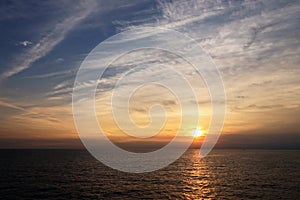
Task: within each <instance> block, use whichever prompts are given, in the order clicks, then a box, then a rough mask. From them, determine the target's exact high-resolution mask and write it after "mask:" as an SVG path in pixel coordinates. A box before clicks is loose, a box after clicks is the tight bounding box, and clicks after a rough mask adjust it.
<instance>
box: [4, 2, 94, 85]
mask: <svg viewBox="0 0 300 200" xmlns="http://www.w3.org/2000/svg"><path fill="white" fill-rule="evenodd" d="M96 8H97V5H96V2H95V1H81V2H80V4H79V5H76V6H75V7H74V9H73V10H72V11H71V12H70V13H69V15H68V16H67V17H65V18H63V19H61V20H60V21H61V22H59V23H57V24H56V25H54V26H53V28H52V30H51V31H49V32H47V33H45V36H43V37H42V38H41V39H40V40H39V42H38V43H36V44H35V45H33V46H32V48H30V49H29V50H28V51H26V52H25V53H23V54H22V55H20V56H19V59H18V60H17V61H16V62H15V63H14V65H15V66H14V67H11V68H10V69H8V70H7V71H5V72H4V73H2V74H1V75H0V80H3V79H6V78H8V77H10V76H13V75H14V74H17V73H19V72H21V71H23V70H25V69H27V68H29V67H30V66H31V65H32V64H33V63H34V62H36V61H37V60H39V59H40V58H42V57H43V56H45V55H47V54H48V53H49V52H50V51H51V50H52V49H53V48H54V47H55V46H56V45H57V44H59V43H60V42H61V41H62V40H64V38H65V37H66V35H67V34H68V33H69V31H70V30H72V29H73V28H74V27H75V26H76V25H78V24H79V23H80V22H81V21H82V20H84V19H85V18H86V17H88V16H89V15H90V14H91V13H92V12H93V11H94V10H95V9H96ZM27 44H28V43H26V45H27Z"/></svg>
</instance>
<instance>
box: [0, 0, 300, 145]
mask: <svg viewBox="0 0 300 200" xmlns="http://www.w3.org/2000/svg"><path fill="white" fill-rule="evenodd" d="M299 21H300V1H299V0H298V1H297V0H291V1H278V0H276V1H275V0H258V1H248V0H239V1H229V0H222V1H221V0H217V1H204V0H183V1H162V0H161V1H159V0H157V1H151V0H144V1H137V0H136V1H135V0H130V1H129V0H124V1H114V0H113V1H101V0H99V1H96V0H95V1H94V0H86V1H84V0H83V1H71V0H57V1H31V0H29V1H26V2H25V1H1V2H0V30H1V31H0V33H1V37H0V44H1V45H0V51H1V59H0V112H1V115H0V148H78V147H82V145H81V143H80V140H79V137H78V134H77V130H76V128H75V125H74V121H73V113H72V91H73V85H74V81H75V77H76V73H77V71H78V69H79V67H80V66H81V64H82V62H83V61H84V59H85V58H86V56H87V55H88V54H89V53H90V52H91V51H92V50H93V49H94V48H95V47H96V46H97V45H98V44H99V43H101V42H103V41H104V40H106V39H108V38H110V37H111V36H113V35H115V34H118V33H121V32H123V31H128V30H135V29H136V28H141V27H155V28H165V29H172V30H175V31H178V32H180V33H182V34H184V35H186V36H188V37H190V38H193V39H194V40H195V41H196V42H197V43H199V44H200V45H201V47H202V49H203V50H204V51H205V52H206V53H207V54H208V55H209V56H210V57H211V58H212V60H213V62H214V63H215V65H216V67H217V69H218V70H219V72H220V75H221V77H222V80H223V83H224V88H225V93H226V99H227V100H226V118H225V122H224V127H223V130H222V135H221V137H220V139H219V141H218V144H217V145H216V147H220V148H299V147H300V142H299V141H300V127H299V120H300V104H299V97H300V66H299V63H300V62H299V61H300V56H299V55H300V37H299V36H300V23H299ZM146 37H147V36H144V35H141V34H132V35H131V38H130V39H131V40H133V41H134V40H139V39H140V38H146ZM124 40H126V38H124ZM169 41H170V42H171V43H170V44H171V45H174V46H176V45H179V44H178V41H176V40H174V41H173V40H172V38H169ZM106 53H107V54H108V56H109V51H107V52H106ZM194 56H197V55H194ZM97 62H101V60H98V61H97ZM167 65H168V66H169V67H174V68H176V69H177V70H178V71H179V72H180V73H182V74H184V75H185V77H186V78H187V80H188V81H189V83H190V84H191V87H192V88H193V89H194V90H195V92H196V94H197V100H195V99H190V98H188V97H187V98H186V99H185V100H184V102H183V103H184V104H185V105H187V106H186V107H185V108H186V110H184V111H185V112H186V113H188V116H187V117H188V118H189V119H190V120H191V121H192V120H193V119H194V118H195V117H198V116H200V120H199V124H198V126H197V127H191V126H190V125H189V123H186V124H184V126H183V127H180V126H179V124H180V114H181V112H180V108H181V107H180V105H181V104H180V102H179V101H180V100H182V99H176V95H175V96H174V94H172V92H170V90H167V88H164V87H161V86H159V85H153V84H152V85H151V84H150V85H145V86H143V87H141V88H139V89H138V90H136V93H134V94H133V95H132V98H131V99H130V102H129V108H130V109H129V110H130V119H131V120H133V121H134V122H135V123H136V124H137V125H139V126H141V127H143V126H147V125H149V123H151V120H152V122H153V121H154V122H155V120H158V121H163V118H164V117H166V121H165V122H166V123H165V124H164V127H163V128H162V129H161V130H160V131H159V133H158V134H157V135H155V136H153V137H151V138H147V139H145V140H141V139H136V138H133V137H131V136H126V135H125V134H124V131H125V132H132V131H133V132H135V134H139V136H145V135H147V134H146V133H145V132H138V131H136V129H135V128H134V127H132V126H129V125H128V124H127V126H126V125H125V128H124V129H122V130H120V128H119V127H118V126H117V124H116V122H115V121H114V116H113V115H112V108H111V107H110V106H108V102H110V98H111V96H112V94H113V92H114V85H115V84H116V83H117V81H118V80H119V79H120V77H123V76H124V75H126V73H127V72H128V70H129V69H131V68H132V67H133V66H139V67H140V68H139V69H138V70H136V71H133V72H132V74H134V75H133V77H134V78H131V79H130V78H129V79H128V81H127V82H126V84H125V85H124V88H122V87H120V90H119V92H120V94H121V96H122V95H123V94H124V95H125V94H126V93H127V91H128V90H127V89H128V88H129V87H130V86H131V85H133V84H135V83H137V82H139V81H141V80H143V81H145V80H148V81H150V80H152V79H151V78H153V77H156V78H157V79H160V80H168V81H169V83H170V84H171V85H173V86H174V87H176V88H177V89H178V90H180V91H182V92H185V91H186V90H185V88H184V87H183V85H182V84H181V83H180V81H179V79H178V77H177V76H176V75H175V74H174V73H171V69H170V68H169V67H166V66H167ZM207 70H209V69H207ZM204 79H205V77H201V75H200V74H197V73H193V69H192V68H191V66H190V65H189V64H188V63H186V61H185V60H184V59H182V58H179V57H178V56H175V55H173V54H171V53H170V52H165V51H161V50H157V49H143V50H138V51H133V52H130V53H128V54H127V55H125V56H122V57H120V58H119V59H117V60H116V61H114V63H112V64H111V66H110V67H109V68H108V70H107V71H106V72H105V73H104V75H103V79H102V80H99V85H98V86H99V87H98V90H97V93H96V112H97V117H98V121H99V124H101V126H103V127H102V128H103V131H104V132H105V134H106V135H107V136H108V137H109V138H110V139H112V140H113V141H114V142H116V143H122V144H126V145H127V146H130V145H133V144H135V145H137V144H138V145H140V146H151V145H154V146H155V145H156V146H162V145H164V144H166V143H168V142H169V141H170V139H171V138H172V137H174V134H176V131H177V130H179V129H180V130H181V133H182V136H183V137H191V136H192V132H193V130H194V129H199V130H201V131H202V132H203V133H204V135H205V133H207V130H208V128H209V124H210V120H211V114H212V112H211V107H212V105H211V101H210V95H209V91H208V90H207V86H206V85H205V81H204ZM126 87H128V88H127V89H126ZM122 92H123V93H122ZM156 103H158V104H160V105H162V107H164V109H165V113H163V114H162V113H161V112H160V111H157V112H158V114H156V112H154V114H153V115H152V116H151V115H149V109H151V106H152V105H153V104H156ZM195 104H197V106H199V109H200V111H201V112H200V114H198V113H196V112H194V109H193V107H192V106H193V105H195ZM116 107H120V108H121V109H122V108H123V107H122V102H120V101H119V102H116ZM120 117H121V118H122V119H123V120H124V121H126V119H129V118H128V117H126V116H123V115H121V114H120ZM151 117H152V118H151ZM150 118H151V119H150ZM121 121H122V120H121ZM127 121H128V120H127ZM128 123H129V122H128ZM157 127H158V125H157ZM157 127H155V128H157ZM155 128H154V129H155ZM201 139H202V137H200V138H195V140H198V143H197V141H195V144H194V145H195V146H197V145H199V144H200V143H201ZM183 140H184V139H183ZM126 145H125V146H126Z"/></svg>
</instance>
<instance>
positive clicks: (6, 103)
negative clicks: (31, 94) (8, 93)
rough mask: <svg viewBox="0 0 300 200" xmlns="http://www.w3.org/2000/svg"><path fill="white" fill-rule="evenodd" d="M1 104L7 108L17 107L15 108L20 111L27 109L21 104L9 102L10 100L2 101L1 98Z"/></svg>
mask: <svg viewBox="0 0 300 200" xmlns="http://www.w3.org/2000/svg"><path fill="white" fill-rule="evenodd" d="M0 106H2V107H6V108H12V109H15V110H20V111H25V109H24V108H22V107H21V106H17V105H14V104H12V103H8V102H5V101H1V100H0Z"/></svg>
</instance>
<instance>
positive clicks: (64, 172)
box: [0, 149, 300, 200]
mask: <svg viewBox="0 0 300 200" xmlns="http://www.w3.org/2000/svg"><path fill="white" fill-rule="evenodd" d="M198 153H199V151H198V150H195V149H190V150H188V151H187V152H186V153H185V154H184V155H183V156H182V157H181V158H180V159H178V160H177V161H176V162H174V163H173V164H171V165H169V166H168V167H166V168H163V169H161V170H159V171H155V172H151V173H144V174H129V173H124V172H120V171H117V170H114V169H111V168H109V167H107V166H105V165H103V164H101V163H100V162H99V161H97V160H96V159H94V158H93V157H92V156H91V155H90V154H89V153H88V152H87V151H86V150H0V174H1V175H0V199H3V200H8V199H272V200H275V199H293V200H296V199H299V198H300V167H299V166H300V151H297V150H214V151H212V152H211V153H210V154H209V155H208V156H207V157H205V158H202V159H200V158H199V157H198Z"/></svg>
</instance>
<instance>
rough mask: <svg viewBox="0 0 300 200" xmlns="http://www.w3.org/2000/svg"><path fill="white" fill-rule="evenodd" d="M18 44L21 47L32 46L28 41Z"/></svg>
mask: <svg viewBox="0 0 300 200" xmlns="http://www.w3.org/2000/svg"><path fill="white" fill-rule="evenodd" d="M18 44H19V45H21V46H24V47H27V46H30V45H32V42H30V41H28V40H24V41H20V42H19V43H18Z"/></svg>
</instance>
